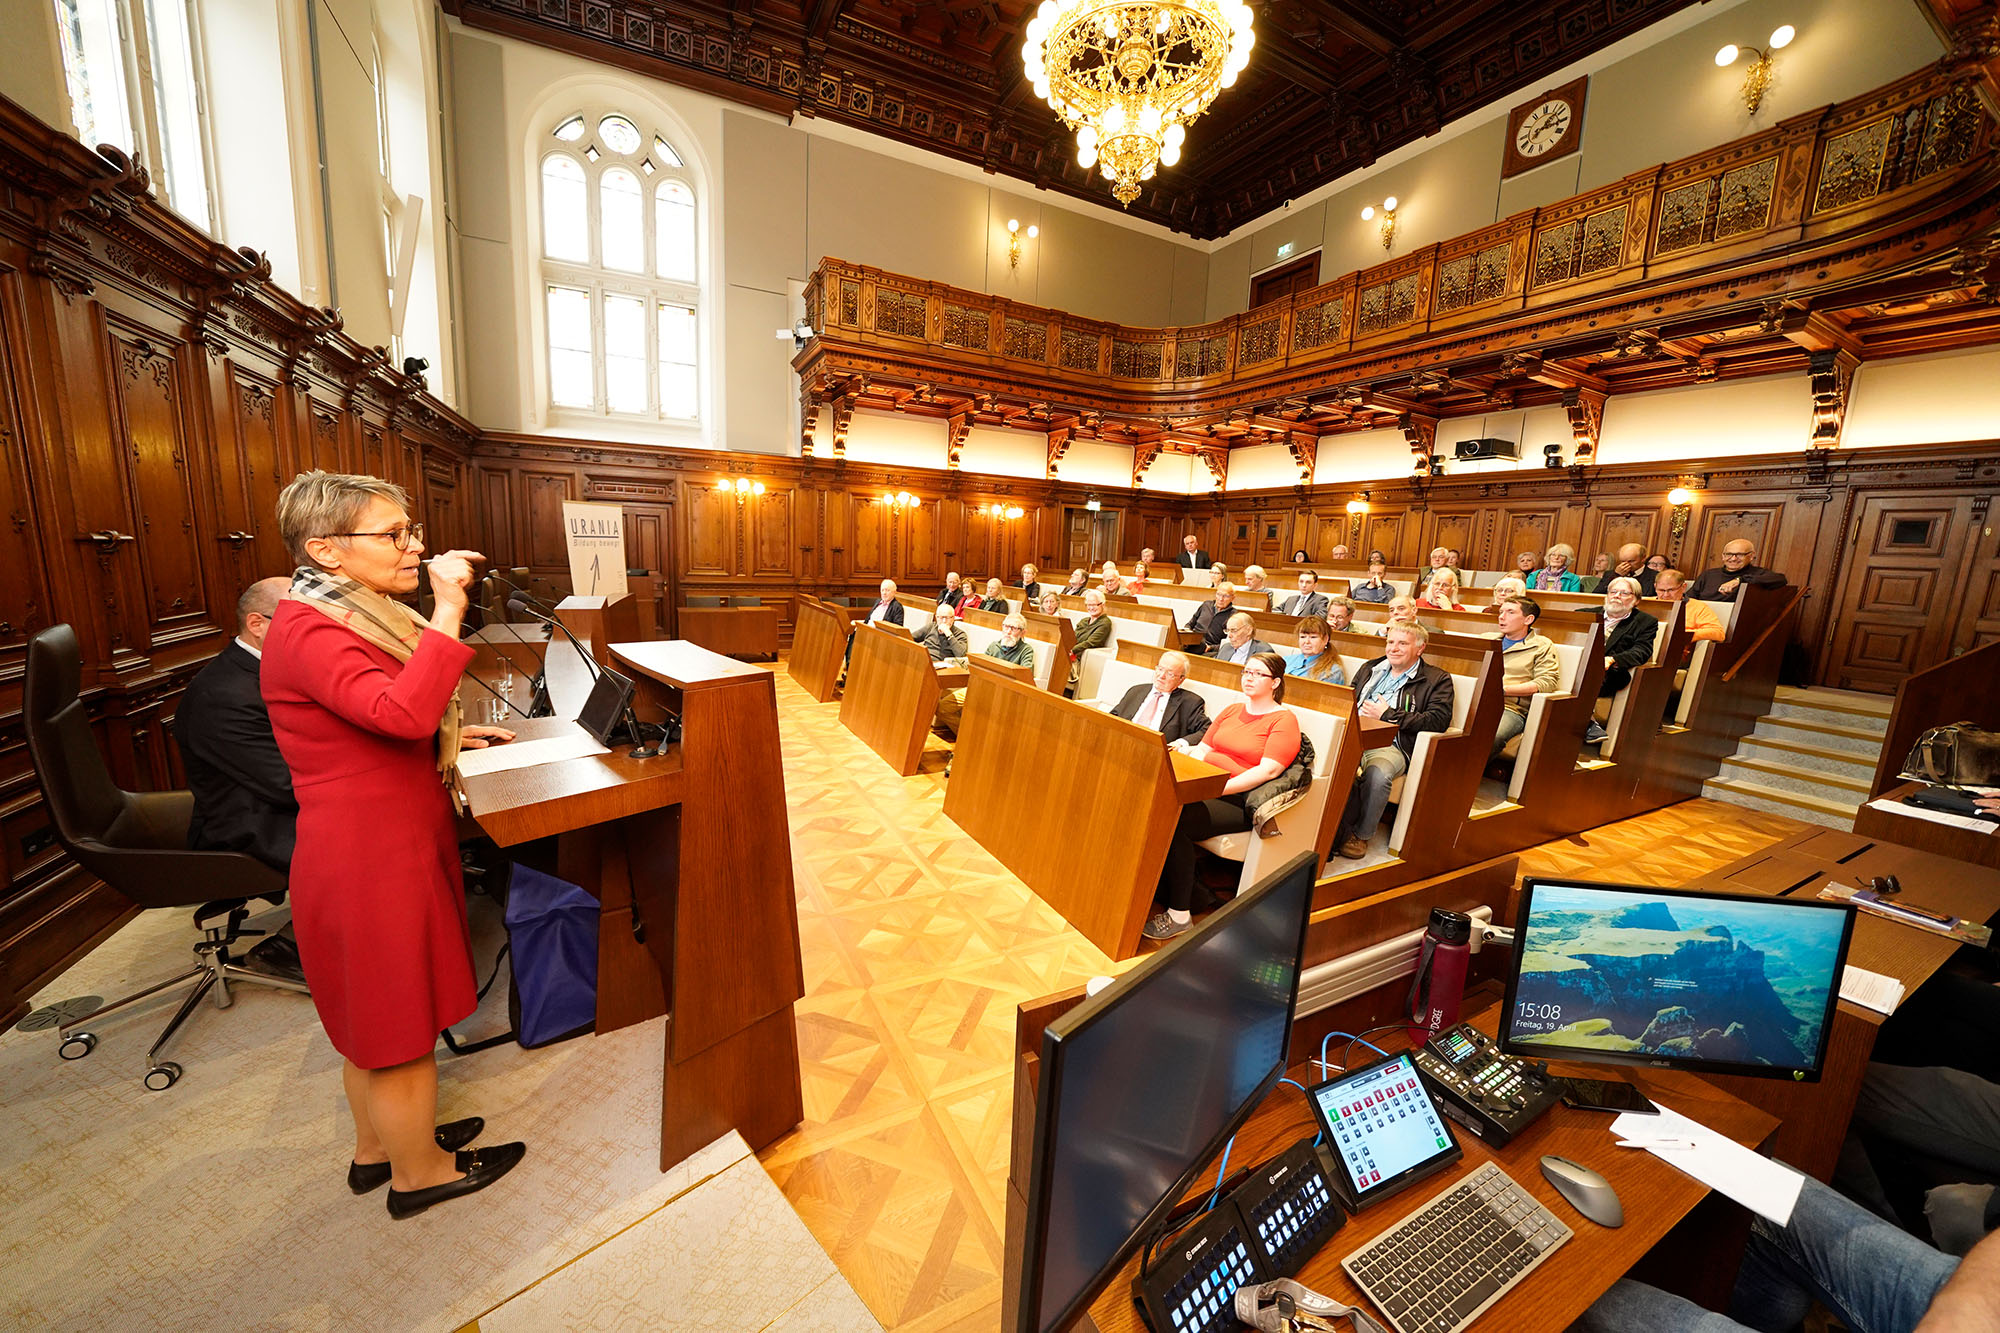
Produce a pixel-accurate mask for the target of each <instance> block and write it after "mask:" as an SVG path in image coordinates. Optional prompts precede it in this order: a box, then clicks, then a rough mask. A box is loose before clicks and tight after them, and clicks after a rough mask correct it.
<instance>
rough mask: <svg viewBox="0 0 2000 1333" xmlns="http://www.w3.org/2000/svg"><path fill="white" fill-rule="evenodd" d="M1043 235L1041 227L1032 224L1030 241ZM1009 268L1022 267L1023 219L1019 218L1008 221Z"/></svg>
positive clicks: (1029, 235)
mask: <svg viewBox="0 0 2000 1333" xmlns="http://www.w3.org/2000/svg"><path fill="white" fill-rule="evenodd" d="M1041 234H1042V229H1041V228H1040V227H1037V226H1034V225H1032V224H1030V226H1029V227H1028V239H1029V240H1031V241H1032V240H1034V239H1035V237H1037V236H1039V235H1041ZM1007 267H1008V268H1019V267H1021V219H1019V218H1008V219H1007Z"/></svg>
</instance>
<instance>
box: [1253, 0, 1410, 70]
mask: <svg viewBox="0 0 2000 1333" xmlns="http://www.w3.org/2000/svg"><path fill="white" fill-rule="evenodd" d="M1305 8H1306V9H1308V10H1310V11H1312V12H1313V13H1315V14H1318V15H1319V16H1320V17H1322V18H1324V19H1325V20H1326V22H1327V26H1328V27H1331V28H1333V29H1334V30H1335V31H1337V32H1339V33H1341V34H1342V35H1344V36H1347V37H1351V38H1352V39H1354V40H1355V41H1357V42H1359V43H1360V44H1361V45H1363V46H1365V47H1367V48H1368V49H1369V50H1370V51H1373V52H1374V53H1375V54H1376V55H1381V56H1386V55H1388V54H1389V53H1390V52H1391V51H1393V50H1395V49H1396V48H1397V47H1399V46H1401V45H1403V43H1404V37H1403V29H1402V26H1401V25H1400V24H1391V23H1390V22H1388V21H1387V20H1385V19H1384V18H1383V17H1382V16H1381V15H1380V14H1377V13H1376V12H1375V11H1374V9H1373V8H1372V7H1371V6H1368V5H1363V4H1358V3H1356V0H1305ZM1258 40H1260V41H1261V40H1263V39H1262V38H1261V37H1260V38H1259V39H1258Z"/></svg>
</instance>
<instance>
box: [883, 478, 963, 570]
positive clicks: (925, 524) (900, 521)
mask: <svg viewBox="0 0 2000 1333" xmlns="http://www.w3.org/2000/svg"><path fill="white" fill-rule="evenodd" d="M892 523H893V530H894V532H895V533H896V542H895V549H896V571H897V572H896V579H897V581H898V582H899V583H901V582H909V583H913V584H915V585H917V586H919V587H938V588H942V587H943V586H944V576H945V574H946V573H948V572H949V571H947V570H946V569H945V555H944V550H945V509H944V506H943V505H941V504H939V503H938V502H937V501H936V500H933V499H931V498H930V497H928V496H926V497H924V503H922V504H920V505H917V506H915V507H913V508H911V509H909V510H906V511H904V512H903V513H901V514H898V515H896V516H894V518H893V519H892Z"/></svg>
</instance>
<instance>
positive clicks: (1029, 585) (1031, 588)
mask: <svg viewBox="0 0 2000 1333" xmlns="http://www.w3.org/2000/svg"><path fill="white" fill-rule="evenodd" d="M1040 573H1041V571H1040V570H1038V569H1036V568H1035V567H1034V566H1033V565H1022V566H1021V607H1022V609H1023V610H1026V609H1027V608H1028V607H1031V606H1035V605H1037V604H1039V603H1040V602H1041V600H1042V585H1041V584H1039V583H1037V582H1036V581H1035V580H1036V578H1037V577H1038V576H1039V575H1040Z"/></svg>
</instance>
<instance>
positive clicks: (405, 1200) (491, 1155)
mask: <svg viewBox="0 0 2000 1333" xmlns="http://www.w3.org/2000/svg"><path fill="white" fill-rule="evenodd" d="M527 1155H528V1145H527V1144H525V1143H497V1144H494V1145H493V1146H492V1147H490V1148H467V1149H465V1150H464V1151H463V1152H461V1153H459V1155H458V1169H459V1170H461V1171H463V1172H465V1174H464V1175H463V1176H461V1177H459V1178H458V1179H457V1180H447V1181H446V1182H445V1183H444V1184H442V1185H432V1186H431V1187H430V1188H429V1189H421V1190H399V1189H397V1188H395V1187H394V1186H393V1185H392V1186H390V1188H389V1216H391V1217H397V1218H402V1217H415V1216H416V1215H417V1214H418V1213H421V1212H422V1211H423V1210H424V1209H426V1208H429V1207H431V1206H432V1205H434V1204H440V1203H444V1202H446V1201H448V1200H451V1199H456V1198H458V1197H460V1196H461V1195H466V1194H477V1193H479V1191H481V1190H483V1189H485V1188H486V1187H487V1186H488V1185H491V1184H492V1183H493V1182H494V1181H496V1180H498V1179H500V1177H502V1176H504V1175H506V1174H507V1173H508V1172H509V1171H512V1170H513V1169H514V1168H515V1167H517V1166H519V1165H520V1164H521V1159H522V1158H523V1157H526V1156H527Z"/></svg>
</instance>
